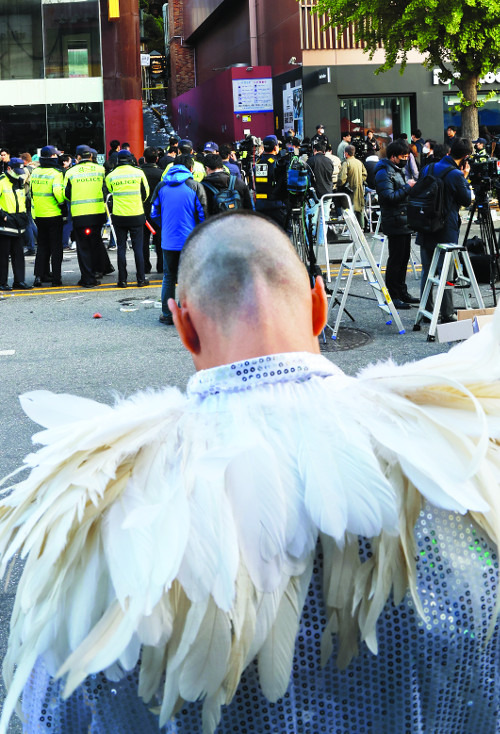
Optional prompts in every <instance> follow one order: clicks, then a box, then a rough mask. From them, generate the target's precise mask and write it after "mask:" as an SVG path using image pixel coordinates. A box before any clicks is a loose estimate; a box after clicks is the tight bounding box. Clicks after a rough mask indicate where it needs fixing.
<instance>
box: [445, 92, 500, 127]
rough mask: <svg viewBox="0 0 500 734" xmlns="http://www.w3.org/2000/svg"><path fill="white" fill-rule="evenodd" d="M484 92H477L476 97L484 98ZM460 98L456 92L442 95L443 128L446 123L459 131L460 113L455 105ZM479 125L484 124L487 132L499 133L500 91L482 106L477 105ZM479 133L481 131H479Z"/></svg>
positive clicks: (460, 123)
mask: <svg viewBox="0 0 500 734" xmlns="http://www.w3.org/2000/svg"><path fill="white" fill-rule="evenodd" d="M486 94H487V93H485V94H478V95H477V96H478V99H481V98H482V99H484V98H485V97H486ZM459 102H460V100H459V99H458V97H457V95H456V94H445V95H443V113H444V129H445V130H446V128H447V127H448V125H455V126H456V127H457V128H458V130H459V133H460V126H461V125H462V113H461V112H460V111H457V110H455V106H456V105H458V104H459ZM478 113H479V127H480V128H481V127H483V126H486V127H487V128H488V132H489V133H491V134H492V135H500V92H497V93H496V97H494V98H493V99H490V101H489V102H486V104H485V105H484V107H479V109H478ZM479 133H480V134H481V131H479Z"/></svg>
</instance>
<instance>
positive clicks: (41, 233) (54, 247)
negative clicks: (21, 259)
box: [35, 217, 63, 281]
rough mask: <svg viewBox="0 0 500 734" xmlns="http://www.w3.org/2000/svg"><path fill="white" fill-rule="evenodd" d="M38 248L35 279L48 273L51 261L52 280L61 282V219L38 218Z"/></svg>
mask: <svg viewBox="0 0 500 734" xmlns="http://www.w3.org/2000/svg"><path fill="white" fill-rule="evenodd" d="M36 226H37V227H38V247H37V250H36V258H35V277H37V278H44V276H46V275H48V273H49V271H50V269H51V268H50V264H51V261H52V277H53V280H55V281H59V280H61V263H62V259H63V246H62V231H63V218H62V217H46V218H45V217H38V219H37V220H36Z"/></svg>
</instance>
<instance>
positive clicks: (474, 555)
mask: <svg viewBox="0 0 500 734" xmlns="http://www.w3.org/2000/svg"><path fill="white" fill-rule="evenodd" d="M415 537H416V541H417V548H418V554H419V555H418V558H417V572H418V573H417V586H418V591H419V595H420V598H421V600H422V604H423V608H424V612H425V619H421V617H420V616H419V615H418V613H417V611H416V610H415V607H414V604H413V602H412V600H411V598H410V597H409V595H407V596H406V598H405V599H404V600H403V602H402V603H401V604H400V605H399V606H398V607H395V606H394V605H393V604H392V603H387V604H386V607H385V609H384V611H383V613H382V615H381V617H380V619H379V622H378V628H377V629H378V642H379V654H378V656H374V655H372V654H371V653H370V652H369V651H368V650H367V648H366V647H365V646H364V645H363V644H362V645H361V646H360V653H359V655H358V656H357V657H356V658H354V660H353V661H352V662H351V663H350V665H349V666H348V667H347V668H346V669H345V670H343V671H340V670H338V669H337V667H336V665H335V662H334V656H333V657H332V659H331V660H330V661H329V663H328V664H327V666H326V667H325V668H324V669H321V667H320V662H319V661H320V641H321V634H322V631H323V627H324V624H325V610H324V606H323V601H322V591H321V586H322V584H321V579H322V573H321V566H322V558H321V554H320V553H319V552H318V554H317V558H316V565H315V571H314V574H313V579H312V582H311V586H310V589H309V593H308V597H307V600H306V603H305V607H304V610H303V613H302V618H301V626H300V631H299V635H298V637H297V642H296V647H295V657H294V665H293V674H292V679H291V681H290V686H289V688H288V691H287V693H286V695H285V696H284V698H283V699H281V700H280V701H278V702H277V703H275V704H271V703H269V702H268V701H267V700H266V699H265V698H264V697H263V696H262V694H261V692H260V689H259V684H258V676H257V673H256V667H255V665H254V664H252V665H251V666H250V668H249V669H248V670H247V671H246V672H245V674H244V676H243V679H242V681H241V683H240V686H239V688H238V690H237V693H236V695H235V698H234V700H233V702H232V703H231V705H230V706H229V707H227V708H226V709H224V710H223V714H222V721H221V724H220V726H219V728H218V730H217V731H218V733H220V734H222V733H224V734H232V733H233V732H234V733H235V734H241V732H249V733H250V734H267V733H269V734H271V733H272V734H323V733H324V734H500V714H499V704H500V675H499V662H500V652H499V641H498V630H497V629H495V631H494V633H493V636H492V638H491V640H489V642H487V633H488V627H489V625H490V622H491V619H492V616H493V613H494V604H495V596H496V593H497V578H498V560H497V556H496V553H495V552H494V550H493V547H492V544H491V542H490V541H489V540H488V539H487V538H486V537H484V534H482V533H481V531H479V530H478V529H477V527H476V526H475V525H474V523H473V522H472V521H471V519H470V517H469V516H466V517H462V516H460V515H456V514H455V513H450V512H447V511H444V510H436V509H435V508H431V507H430V506H429V505H426V506H425V507H424V509H423V511H422V512H421V513H420V517H419V520H418V522H417V525H416V528H415ZM360 553H361V554H362V555H363V556H364V557H368V556H369V555H370V553H371V547H370V543H369V541H366V540H360ZM137 683H138V673H137V671H133V672H132V673H131V674H129V675H127V676H126V677H125V678H124V679H123V680H122V681H120V682H119V683H112V682H110V681H107V680H106V679H105V677H104V676H103V675H102V674H100V675H97V676H91V677H90V678H89V679H87V680H86V682H85V684H84V685H83V686H81V687H80V689H78V691H77V692H76V693H75V694H74V695H73V696H72V697H71V698H70V699H69V700H68V701H66V702H63V701H62V700H61V698H60V692H61V686H60V684H59V683H56V682H54V681H51V680H50V677H49V676H48V674H47V672H46V670H45V668H44V666H43V663H42V661H38V663H37V666H36V668H35V670H34V671H33V674H32V676H31V678H30V681H29V684H28V685H27V687H26V689H25V693H24V700H23V710H24V713H25V716H26V723H25V728H24V731H26V732H45V733H46V732H49V731H50V732H53V733H54V734H55V733H57V734H80V733H81V734H84V733H85V734H87V732H92V733H93V734H150V733H151V734H152V733H153V732H157V731H158V724H157V719H156V717H155V716H154V715H153V714H152V713H150V712H149V710H148V708H147V706H145V705H144V704H143V703H142V702H141V701H140V699H139V698H138V697H137V694H136V691H137ZM89 727H90V728H89ZM163 731H166V732H168V733H169V734H201V732H202V728H201V706H200V705H199V704H186V705H185V706H184V707H183V709H182V710H181V712H180V713H179V714H178V716H177V717H176V719H175V720H173V721H172V722H170V723H169V724H168V726H167V727H166V729H163Z"/></svg>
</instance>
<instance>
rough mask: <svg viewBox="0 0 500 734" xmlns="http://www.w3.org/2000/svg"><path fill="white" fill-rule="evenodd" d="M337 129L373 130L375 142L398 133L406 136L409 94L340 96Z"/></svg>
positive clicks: (363, 132)
mask: <svg viewBox="0 0 500 734" xmlns="http://www.w3.org/2000/svg"><path fill="white" fill-rule="evenodd" d="M339 102H340V129H341V131H344V130H349V131H350V132H352V133H360V134H361V135H363V136H364V135H366V131H367V130H373V132H374V133H375V137H376V138H377V139H378V141H379V143H384V144H387V143H389V142H390V141H391V140H393V138H394V136H395V135H396V136H397V135H399V133H406V134H407V135H408V139H409V138H410V133H411V129H412V123H411V121H412V119H414V116H415V114H414V110H415V100H414V98H413V97H386V96H378V97H356V98H348V99H340V100H339Z"/></svg>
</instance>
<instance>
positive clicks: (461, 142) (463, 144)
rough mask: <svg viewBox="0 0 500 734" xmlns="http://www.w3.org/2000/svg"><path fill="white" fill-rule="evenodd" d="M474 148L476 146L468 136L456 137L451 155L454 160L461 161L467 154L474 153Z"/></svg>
mask: <svg viewBox="0 0 500 734" xmlns="http://www.w3.org/2000/svg"><path fill="white" fill-rule="evenodd" d="M473 150H474V146H473V145H472V143H471V141H470V140H469V139H468V138H457V137H455V138H454V139H453V143H452V144H451V150H450V155H451V157H452V158H453V160H454V161H459V160H461V159H462V158H465V156H466V155H472V153H473Z"/></svg>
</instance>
